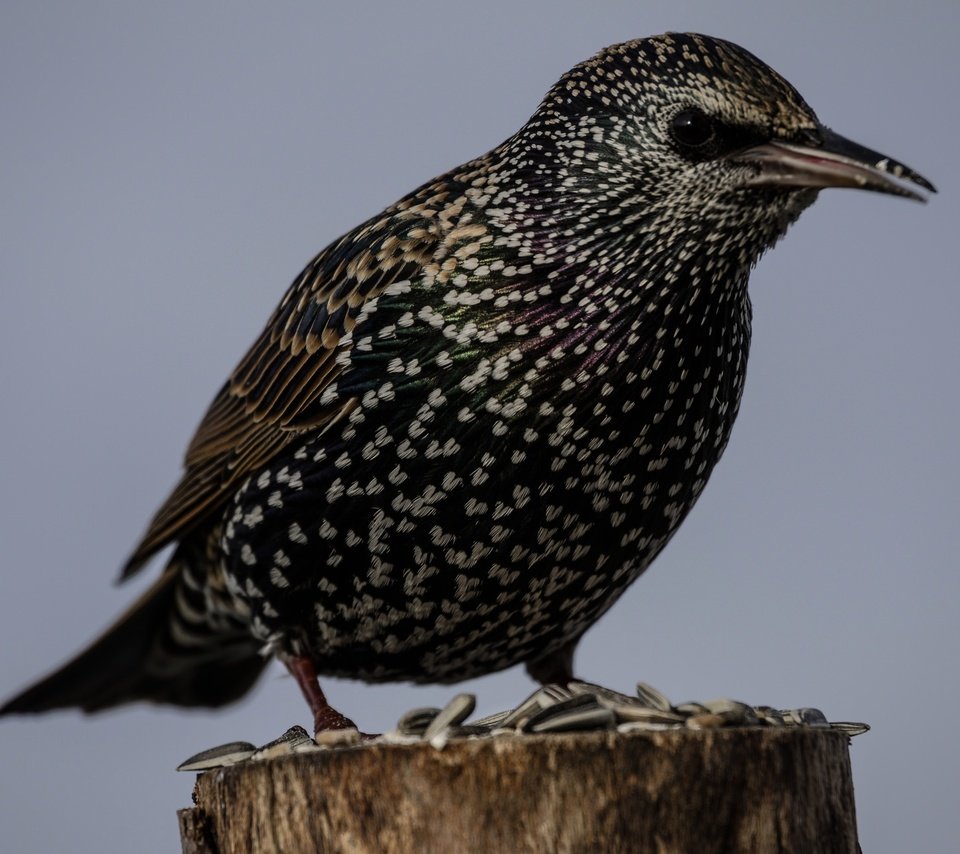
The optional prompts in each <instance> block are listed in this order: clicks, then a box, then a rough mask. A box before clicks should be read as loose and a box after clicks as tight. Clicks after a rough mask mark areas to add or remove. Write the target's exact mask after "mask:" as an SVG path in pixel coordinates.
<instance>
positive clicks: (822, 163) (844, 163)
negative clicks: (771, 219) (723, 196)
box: [729, 127, 937, 202]
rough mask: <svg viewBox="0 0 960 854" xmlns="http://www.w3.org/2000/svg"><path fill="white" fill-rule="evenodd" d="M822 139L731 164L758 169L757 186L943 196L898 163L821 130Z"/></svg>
mask: <svg viewBox="0 0 960 854" xmlns="http://www.w3.org/2000/svg"><path fill="white" fill-rule="evenodd" d="M819 135H820V138H821V139H822V142H821V143H820V144H819V145H809V146H807V145H795V144H794V143H791V142H779V141H774V142H768V143H764V144H763V145H757V146H754V147H753V148H748V149H745V150H743V151H739V152H737V153H735V154H731V155H730V156H729V159H730V160H731V161H734V162H737V163H751V164H754V165H755V166H756V167H757V169H756V174H754V175H753V176H751V177H750V178H749V179H748V180H747V184H748V186H754V187H758V186H766V187H855V188H858V189H861V190H873V191H875V192H878V193H891V194H893V195H895V196H906V197H907V198H909V199H916V200H917V201H918V202H925V201H926V198H925V197H924V196H922V195H920V193H917V192H915V191H914V190H912V189H911V188H909V187H907V186H904V183H903V182H906V181H909V182H911V183H913V184H916V185H917V186H919V187H922V188H923V189H924V190H929V191H930V192H931V193H935V192H937V190H936V188H935V187H934V186H933V184H931V183H930V182H929V181H928V180H927V179H926V178H924V177H923V176H922V175H919V174H918V173H916V172H914V171H913V170H912V169H910V168H908V167H907V166H904V165H903V164H902V163H898V162H897V161H896V160H893V159H891V158H889V157H885V156H884V155H882V154H878V153H877V152H876V151H871V150H870V149H869V148H864V146H862V145H858V144H857V143H855V142H851V141H850V140H849V139H846V138H845V137H842V136H840V134H838V133H834V132H833V131H832V130H829V129H828V128H823V127H821V128H820V133H819Z"/></svg>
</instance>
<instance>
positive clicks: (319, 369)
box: [121, 195, 441, 578]
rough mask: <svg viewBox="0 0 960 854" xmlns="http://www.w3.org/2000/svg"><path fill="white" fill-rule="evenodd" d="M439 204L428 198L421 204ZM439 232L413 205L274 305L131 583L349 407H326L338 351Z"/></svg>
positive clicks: (348, 243)
mask: <svg viewBox="0 0 960 854" xmlns="http://www.w3.org/2000/svg"><path fill="white" fill-rule="evenodd" d="M440 200H441V197H440V196H438V195H433V196H432V197H431V198H430V199H429V201H431V202H434V203H437V202H439V201H440ZM439 235H440V226H439V224H438V221H437V219H436V218H435V217H434V216H433V211H432V210H430V209H429V207H428V206H427V205H425V204H423V203H420V204H413V203H412V200H408V201H406V202H403V203H401V204H400V205H398V206H397V207H396V208H394V209H392V210H391V211H388V212H387V214H386V215H381V216H380V217H378V218H375V219H374V220H371V221H369V222H367V223H365V224H364V225H362V226H360V227H359V228H357V229H356V230H354V231H352V232H350V233H349V234H347V235H346V236H344V237H342V238H340V240H338V241H336V242H335V243H333V244H331V245H330V246H329V247H327V248H326V249H325V250H324V251H323V252H321V253H320V254H319V255H317V256H316V257H315V258H314V259H313V261H311V262H310V264H308V265H307V267H306V269H305V270H304V271H303V273H301V274H300V276H299V277H298V278H297V279H296V280H295V281H294V283H293V284H292V285H291V286H290V288H289V289H288V290H287V293H286V294H285V296H284V297H283V299H282V300H281V302H280V305H279V306H278V307H277V309H276V311H275V312H274V313H273V316H272V317H271V318H270V320H269V321H268V322H267V326H266V328H265V329H264V331H263V332H262V333H261V335H260V337H259V338H258V339H257V341H256V342H255V343H254V344H253V346H252V347H251V348H250V350H249V351H248V352H247V354H246V356H244V358H243V359H242V360H241V362H240V364H239V365H238V366H237V367H236V369H235V370H234V372H233V374H232V375H231V377H230V379H229V380H228V381H227V383H226V384H225V385H224V387H223V388H222V389H221V390H220V393H219V394H218V395H217V397H216V398H215V399H214V401H213V403H212V404H211V405H210V408H209V409H208V410H207V413H206V415H205V416H204V418H203V421H202V422H201V423H200V426H199V427H198V428H197V432H196V434H195V435H194V437H193V440H192V441H191V442H190V445H189V447H188V448H187V452H186V456H185V463H184V464H185V471H184V473H183V477H182V478H181V480H180V482H179V483H178V484H177V485H176V487H174V489H173V491H172V493H171V494H170V496H169V497H168V498H167V500H166V501H165V502H164V504H163V505H162V506H161V507H160V509H159V510H158V511H157V513H156V515H155V516H154V518H153V520H152V522H151V523H150V526H149V528H148V529H147V532H146V534H145V535H144V537H143V539H142V540H141V542H140V544H139V545H138V546H137V548H136V550H135V551H134V553H133V555H132V556H131V557H130V559H129V561H128V562H127V564H126V566H125V567H124V570H123V574H122V576H121V577H122V578H127V577H129V576H131V575H133V574H134V573H135V572H136V571H137V570H138V569H139V568H140V567H141V566H142V565H143V564H144V562H145V561H146V560H147V559H148V558H149V557H150V556H151V555H152V554H153V553H154V552H156V551H158V550H159V549H161V548H163V546H165V545H166V544H167V543H169V542H172V541H173V540H176V539H179V538H180V537H182V536H183V535H184V534H185V533H186V532H187V531H189V530H190V529H191V528H193V527H194V526H195V525H196V524H197V523H198V522H199V521H201V520H202V519H204V518H205V517H206V516H208V515H209V514H210V513H212V512H213V511H215V510H216V509H217V508H219V507H221V506H222V505H223V504H224V502H226V501H227V500H228V498H229V496H230V495H232V494H233V492H234V491H235V490H236V489H237V488H238V487H239V486H240V484H241V483H242V482H243V480H244V478H246V477H247V476H248V475H250V474H251V473H253V472H255V471H256V470H257V469H259V468H260V467H262V466H264V465H265V464H266V463H267V462H269V460H270V459H271V458H272V457H273V456H275V455H276V454H277V453H278V452H279V451H280V450H281V449H282V448H283V447H284V446H285V445H287V444H288V443H289V442H291V441H293V440H294V439H295V437H296V436H297V435H298V434H299V433H300V432H302V431H304V430H306V429H310V430H318V429H321V430H322V429H324V428H325V427H326V426H328V425H329V424H331V423H333V421H335V420H336V419H337V417H338V415H342V414H343V410H344V406H345V405H349V404H342V403H341V404H337V405H334V406H331V405H324V404H322V402H321V397H322V396H323V392H324V390H325V389H326V388H328V387H329V385H330V383H331V382H332V381H333V380H334V378H335V377H336V376H337V375H338V373H339V371H340V367H339V366H338V364H337V360H336V355H337V352H336V351H337V350H338V348H339V347H340V346H341V340H342V339H343V336H344V335H345V334H346V333H347V332H349V331H351V330H352V329H353V326H354V323H355V322H356V317H357V315H358V314H359V312H360V309H361V308H362V307H363V305H364V304H365V303H366V302H367V301H368V300H370V299H372V298H373V297H376V296H378V295H380V294H382V293H383V292H384V290H386V289H387V288H388V287H389V286H390V285H391V284H393V283H395V282H399V281H403V280H405V279H415V278H417V277H418V276H419V274H420V272H421V270H422V268H423V267H424V265H426V264H427V263H428V262H429V261H430V259H431V258H432V257H433V254H434V251H435V249H436V246H437V244H438V241H439Z"/></svg>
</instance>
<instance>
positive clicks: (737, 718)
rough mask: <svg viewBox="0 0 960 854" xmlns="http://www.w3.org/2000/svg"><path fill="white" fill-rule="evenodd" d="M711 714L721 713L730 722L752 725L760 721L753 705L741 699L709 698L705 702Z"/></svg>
mask: <svg viewBox="0 0 960 854" xmlns="http://www.w3.org/2000/svg"><path fill="white" fill-rule="evenodd" d="M703 705H704V706H706V707H707V709H708V710H709V711H710V713H711V714H714V715H720V716H721V717H722V718H723V719H724V720H725V721H726V722H727V723H728V724H734V725H737V724H739V725H741V726H751V725H753V724H757V723H759V720H758V719H757V713H756V712H755V711H754V710H753V706H748V705H747V704H746V703H741V702H740V701H739V700H729V699H726V698H721V699H719V700H708V701H707V702H705V703H704V704H703Z"/></svg>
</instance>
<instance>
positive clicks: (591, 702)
mask: <svg viewBox="0 0 960 854" xmlns="http://www.w3.org/2000/svg"><path fill="white" fill-rule="evenodd" d="M616 723H617V719H616V715H615V714H614V713H613V711H612V710H610V709H605V708H604V707H603V706H601V705H600V704H599V703H598V702H597V700H596V698H595V697H591V696H589V695H583V696H579V697H571V698H570V699H569V700H561V701H560V702H558V703H555V704H554V705H552V706H550V707H549V708H546V709H543V710H541V711H540V712H537V713H536V714H535V715H533V717H531V718H529V719H528V720H527V721H526V722H525V723H524V724H523V731H524V732H536V733H542V732H572V731H574V730H590V729H610V728H611V727H613V726H615V725H616Z"/></svg>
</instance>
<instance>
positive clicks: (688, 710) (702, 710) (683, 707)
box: [673, 703, 710, 717]
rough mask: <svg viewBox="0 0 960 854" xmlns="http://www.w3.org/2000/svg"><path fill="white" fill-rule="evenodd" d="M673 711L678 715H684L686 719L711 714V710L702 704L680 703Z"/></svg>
mask: <svg viewBox="0 0 960 854" xmlns="http://www.w3.org/2000/svg"><path fill="white" fill-rule="evenodd" d="M673 710H674V711H675V712H676V713H677V714H678V715H683V716H684V717H690V716H691V715H708V714H710V710H709V709H708V708H707V707H706V706H704V705H703V704H702V703H680V705H678V706H674V707H673Z"/></svg>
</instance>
